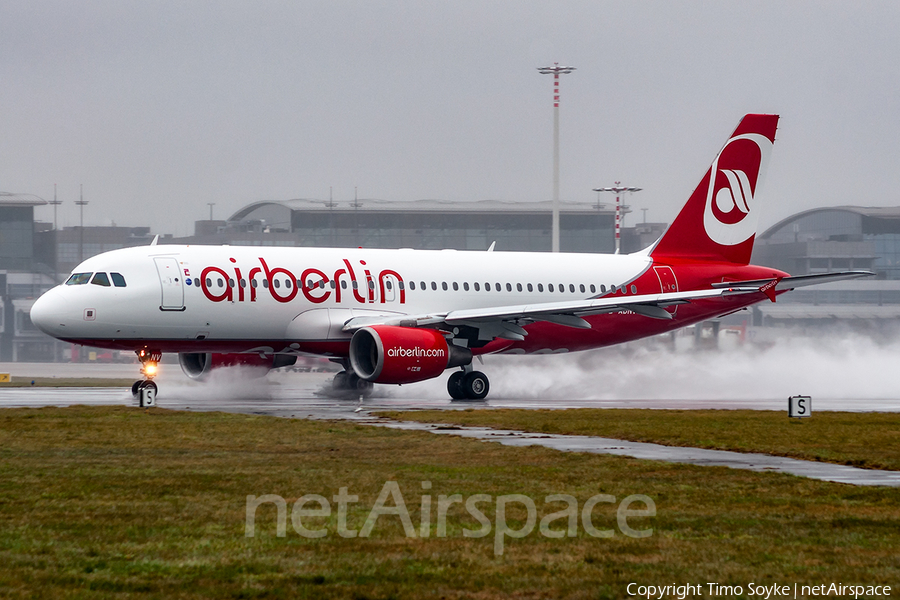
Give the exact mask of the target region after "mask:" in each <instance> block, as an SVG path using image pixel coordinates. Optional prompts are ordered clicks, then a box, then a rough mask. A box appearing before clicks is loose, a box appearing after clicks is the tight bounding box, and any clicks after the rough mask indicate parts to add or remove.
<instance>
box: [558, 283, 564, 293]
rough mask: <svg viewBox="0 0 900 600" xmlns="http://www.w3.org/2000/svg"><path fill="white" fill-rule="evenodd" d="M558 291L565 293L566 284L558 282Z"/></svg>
mask: <svg viewBox="0 0 900 600" xmlns="http://www.w3.org/2000/svg"><path fill="white" fill-rule="evenodd" d="M559 293H560V294H565V293H566V286H565V284H562V283H561V284H559Z"/></svg>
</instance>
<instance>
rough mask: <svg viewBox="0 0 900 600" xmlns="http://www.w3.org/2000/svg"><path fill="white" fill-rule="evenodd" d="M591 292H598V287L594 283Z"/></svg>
mask: <svg viewBox="0 0 900 600" xmlns="http://www.w3.org/2000/svg"><path fill="white" fill-rule="evenodd" d="M591 293H592V294H596V293H597V287H596V286H595V285H594V284H593V283H592V284H591Z"/></svg>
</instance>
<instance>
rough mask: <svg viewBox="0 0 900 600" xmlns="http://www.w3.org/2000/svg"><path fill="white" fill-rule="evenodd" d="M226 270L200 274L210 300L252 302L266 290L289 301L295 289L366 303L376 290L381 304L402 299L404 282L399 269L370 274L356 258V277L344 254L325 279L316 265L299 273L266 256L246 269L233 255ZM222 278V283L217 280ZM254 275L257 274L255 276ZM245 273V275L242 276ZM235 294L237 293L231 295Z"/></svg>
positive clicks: (312, 297) (320, 298) (314, 297)
mask: <svg viewBox="0 0 900 600" xmlns="http://www.w3.org/2000/svg"><path fill="white" fill-rule="evenodd" d="M229 260H230V261H231V263H232V264H231V265H230V267H229V268H230V269H231V270H232V271H233V272H232V273H229V272H228V271H226V269H223V268H221V267H206V268H205V269H203V272H202V273H201V274H200V281H199V282H198V283H199V285H200V288H201V289H202V290H203V294H204V295H205V296H206V297H207V298H208V299H209V300H212V301H213V302H226V301H227V302H234V301H235V300H236V301H238V302H246V301H249V302H256V295H257V293H265V292H266V291H268V293H269V294H271V296H272V298H274V299H275V300H277V301H278V302H290V301H291V300H293V299H294V298H296V297H297V294H298V293H302V294H303V296H304V297H305V298H306V299H307V300H309V301H310V302H312V303H313V304H319V303H322V302H325V301H326V300H328V299H329V298H331V297H332V295H333V296H334V301H335V302H337V303H340V302H356V303H357V304H366V303H374V302H376V290H377V292H378V298H377V299H378V301H380V302H381V303H382V304H383V303H384V302H386V301H387V299H388V296H389V295H390V296H392V297H394V298H396V299H398V300H399V301H400V304H405V303H406V286H405V285H404V284H403V278H402V277H401V276H400V274H399V273H397V272H396V271H393V270H391V269H385V270H383V271H381V272H380V273H378V276H377V277H374V276H373V275H372V273H371V272H370V271H369V269H368V268H366V261H364V260H361V261H359V265H358V266H357V269H358V270H360V271H361V275H362V279H360V278H358V277H357V274H356V271H354V269H353V265H351V264H350V261H349V260H347V259H346V258H345V259H343V260H342V263H343V265H342V266H341V267H339V268H338V269H336V270H335V271H334V274H333V275H332V276H331V278H330V279H329V277H328V275H326V274H325V272H324V271H322V270H320V269H316V268H314V267H310V268H307V269H304V270H303V272H302V273H301V274H300V276H299V277H297V276H296V274H295V273H293V272H291V271H290V270H288V269H286V268H284V267H269V265H268V264H267V263H266V260H265V259H264V258H262V257H260V258H259V266H258V267H257V266H253V267H252V268H250V270H249V271H247V272H246V273H245V272H243V271H242V270H241V267H238V266H237V261H236V260H235V259H233V258H231V259H229ZM214 276H220V277H221V278H222V285H214V284H216V283H218V279H219V277H214ZM258 276H261V277H260V278H259V279H257V277H258ZM245 277H246V279H245ZM235 296H237V297H235Z"/></svg>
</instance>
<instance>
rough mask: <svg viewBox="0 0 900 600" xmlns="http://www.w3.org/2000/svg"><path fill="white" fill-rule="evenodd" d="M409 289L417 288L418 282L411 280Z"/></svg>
mask: <svg viewBox="0 0 900 600" xmlns="http://www.w3.org/2000/svg"><path fill="white" fill-rule="evenodd" d="M409 289H411V290H414V289H416V282H415V281H410V282H409Z"/></svg>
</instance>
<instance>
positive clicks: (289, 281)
mask: <svg viewBox="0 0 900 600" xmlns="http://www.w3.org/2000/svg"><path fill="white" fill-rule="evenodd" d="M284 287H285V288H287V289H291V280H290V279H285V280H284Z"/></svg>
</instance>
